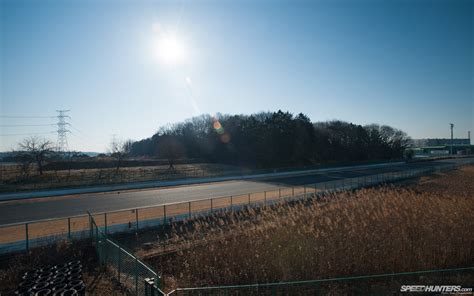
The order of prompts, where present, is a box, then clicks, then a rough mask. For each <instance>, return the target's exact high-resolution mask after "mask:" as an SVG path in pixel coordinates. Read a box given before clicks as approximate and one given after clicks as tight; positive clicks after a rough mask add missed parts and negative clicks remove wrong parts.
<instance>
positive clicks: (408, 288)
mask: <svg viewBox="0 0 474 296" xmlns="http://www.w3.org/2000/svg"><path fill="white" fill-rule="evenodd" d="M400 292H421V293H428V292H433V293H443V294H454V293H456V294H471V295H472V288H463V287H461V286H445V285H440V286H438V285H434V286H427V285H404V286H401V287H400Z"/></svg>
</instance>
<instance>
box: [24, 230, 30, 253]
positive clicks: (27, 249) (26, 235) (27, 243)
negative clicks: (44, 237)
mask: <svg viewBox="0 0 474 296" xmlns="http://www.w3.org/2000/svg"><path fill="white" fill-rule="evenodd" d="M25 243H26V251H27V252H28V251H29V250H30V242H29V238H28V223H25Z"/></svg>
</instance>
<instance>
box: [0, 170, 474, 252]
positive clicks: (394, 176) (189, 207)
mask: <svg viewBox="0 0 474 296" xmlns="http://www.w3.org/2000/svg"><path fill="white" fill-rule="evenodd" d="M473 163H474V161H466V162H464V163H460V164H453V165H451V164H450V165H442V166H436V167H428V168H427V167H419V168H414V169H410V170H406V169H403V170H399V171H390V170H392V169H393V168H386V170H385V171H384V172H380V173H377V174H372V175H363V176H360V175H356V174H355V173H351V172H349V171H347V172H345V176H349V177H342V176H340V175H336V176H331V175H328V174H327V173H324V172H322V173H320V176H321V178H322V180H321V181H320V182H318V183H311V184H304V185H299V186H291V185H288V186H282V185H278V184H273V185H271V187H272V190H267V191H263V192H251V193H245V194H239V195H233V196H222V197H215V198H207V199H202V200H193V201H188V202H179V203H169V204H164V205H159V206H148V207H141V208H132V209H125V210H119V211H112V212H106V213H94V214H93V217H94V219H95V221H96V223H97V225H98V226H99V227H102V228H103V229H104V232H105V233H118V232H138V231H139V230H140V229H143V228H146V227H158V226H161V225H165V224H168V223H169V222H170V221H181V220H185V219H190V218H193V217H199V216H207V215H211V214H213V213H215V212H218V211H239V210H241V209H244V208H248V207H262V206H267V205H272V204H275V203H280V202H287V201H290V200H298V199H305V198H313V197H316V198H318V197H319V196H321V195H326V194H328V193H331V192H337V191H342V190H353V189H358V188H364V187H370V186H375V185H378V184H383V183H392V182H399V181H403V180H407V179H411V178H416V177H420V176H424V175H427V174H431V173H436V172H442V171H447V170H452V169H456V168H458V167H460V166H463V165H469V164H473ZM313 174H314V173H313ZM351 174H352V175H353V176H352V177H351ZM88 230H89V218H88V216H87V215H78V216H73V217H69V218H59V219H45V220H38V221H34V222H28V223H14V224H7V225H0V253H9V252H13V251H21V250H28V249H29V248H32V247H37V246H43V245H47V244H51V243H54V242H58V241H60V240H65V239H81V238H84V237H86V236H87V234H88Z"/></svg>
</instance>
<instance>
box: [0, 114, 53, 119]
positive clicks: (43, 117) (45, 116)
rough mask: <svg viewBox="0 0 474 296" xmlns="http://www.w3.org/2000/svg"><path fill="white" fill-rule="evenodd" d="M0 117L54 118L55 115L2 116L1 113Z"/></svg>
mask: <svg viewBox="0 0 474 296" xmlns="http://www.w3.org/2000/svg"><path fill="white" fill-rule="evenodd" d="M0 118H56V116H24V115H19V116H3V115H1V116H0Z"/></svg>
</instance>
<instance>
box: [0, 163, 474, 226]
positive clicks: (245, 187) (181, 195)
mask: <svg viewBox="0 0 474 296" xmlns="http://www.w3.org/2000/svg"><path fill="white" fill-rule="evenodd" d="M467 161H473V158H461V159H445V160H438V161H429V162H419V163H407V164H406V163H404V164H398V165H394V166H386V167H377V168H363V169H362V168H357V167H354V168H353V169H348V168H347V167H345V168H341V169H335V170H332V171H331V172H319V173H311V174H308V175H302V176H291V177H273V178H272V177H270V178H265V179H264V180H262V179H259V180H238V181H225V182H214V183H206V184H197V185H188V186H178V187H172V188H160V189H146V190H129V191H117V192H103V193H89V194H79V195H69V196H60V197H51V198H38V199H28V200H18V201H5V202H0V225H3V224H11V223H19V222H27V221H35V220H39V219H49V218H62V217H70V216H75V215H81V214H86V213H87V211H89V212H91V213H99V212H109V211H115V210H121V209H130V208H135V207H144V206H154V205H162V204H167V203H176V202H185V201H194V200H200V199H207V198H211V197H223V196H231V195H239V194H246V193H251V192H263V191H269V190H275V189H278V188H279V187H283V186H295V185H303V184H313V183H322V182H328V181H334V180H340V179H345V178H354V177H362V176H369V175H375V174H380V173H386V172H398V171H404V170H411V169H414V168H429V167H435V166H446V165H452V164H459V163H464V162H467Z"/></svg>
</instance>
